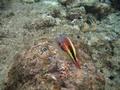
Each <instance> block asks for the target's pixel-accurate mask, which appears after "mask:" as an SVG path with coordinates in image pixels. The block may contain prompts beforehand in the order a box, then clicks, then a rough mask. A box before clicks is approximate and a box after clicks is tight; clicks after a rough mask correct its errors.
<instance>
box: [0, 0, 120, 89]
mask: <svg viewBox="0 0 120 90" xmlns="http://www.w3.org/2000/svg"><path fill="white" fill-rule="evenodd" d="M34 1H35V0H30V1H29V0H23V1H22V0H21V1H19V0H13V1H9V2H7V3H6V2H5V1H4V4H5V5H4V7H2V8H1V10H0V90H2V89H3V90H4V82H5V80H6V78H7V75H8V72H9V70H10V68H11V66H12V64H13V63H14V57H15V55H16V54H17V53H21V51H24V49H26V48H28V47H29V46H31V45H33V43H34V41H35V40H37V39H40V38H42V37H45V38H47V39H52V41H54V42H56V40H55V38H56V37H57V36H58V35H60V34H63V33H64V34H66V35H67V36H68V37H69V36H70V37H71V38H73V40H74V39H75V40H78V41H81V42H82V43H84V44H85V45H86V46H87V47H88V49H89V50H90V53H91V57H92V58H93V63H94V64H95V67H96V68H97V71H100V72H102V74H103V76H104V78H105V87H104V89H103V90H120V11H114V12H110V13H109V14H108V15H107V16H105V17H104V18H102V19H101V20H100V21H99V20H97V21H96V30H94V31H92V30H88V29H89V28H91V27H89V28H88V27H87V28H86V27H85V28H83V30H82V29H81V28H79V23H77V22H74V21H72V20H66V18H65V17H66V14H67V13H66V12H67V11H66V10H65V7H64V6H62V5H60V3H59V2H57V1H56V0H53V1H52V0H41V1H38V2H34ZM55 9H56V10H58V13H57V11H56V13H57V14H54V13H53V11H54V10H55ZM105 13H106V12H105ZM55 15H56V16H55ZM84 29H85V31H84ZM17 90H21V89H17ZM26 90H28V89H26ZM31 90H34V89H31ZM35 90H38V89H35ZM45 90H46V89H45ZM65 90H68V89H65ZM87 90H88V89H87ZM93 90H94V89H93Z"/></svg>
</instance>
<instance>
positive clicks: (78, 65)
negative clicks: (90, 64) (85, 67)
mask: <svg viewBox="0 0 120 90" xmlns="http://www.w3.org/2000/svg"><path fill="white" fill-rule="evenodd" d="M74 64H75V66H76V67H77V68H79V69H80V68H81V65H80V61H79V59H78V58H76V59H75V61H74Z"/></svg>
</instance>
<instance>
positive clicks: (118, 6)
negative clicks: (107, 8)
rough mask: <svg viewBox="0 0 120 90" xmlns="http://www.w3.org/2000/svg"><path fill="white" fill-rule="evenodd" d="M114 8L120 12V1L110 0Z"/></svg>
mask: <svg viewBox="0 0 120 90" xmlns="http://www.w3.org/2000/svg"><path fill="white" fill-rule="evenodd" d="M110 1H111V4H112V6H113V7H114V8H116V9H118V10H120V0H110Z"/></svg>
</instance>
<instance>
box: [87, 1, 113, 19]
mask: <svg viewBox="0 0 120 90" xmlns="http://www.w3.org/2000/svg"><path fill="white" fill-rule="evenodd" d="M85 9H86V12H87V13H91V14H93V15H94V16H95V17H96V18H97V19H98V20H101V19H102V18H104V17H105V16H107V15H108V14H109V13H110V12H112V8H111V6H110V5H109V4H106V3H97V4H94V5H93V6H88V5H85Z"/></svg>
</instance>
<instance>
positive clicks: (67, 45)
mask: <svg viewBox="0 0 120 90" xmlns="http://www.w3.org/2000/svg"><path fill="white" fill-rule="evenodd" d="M57 41H58V44H59V46H60V47H61V49H62V50H64V51H65V52H66V53H67V54H68V55H69V56H70V57H71V59H72V61H73V63H74V64H75V66H76V67H77V68H79V69H80V60H79V59H78V58H77V54H76V50H75V47H74V45H73V43H72V41H71V40H70V38H69V37H67V36H60V37H59V38H58V40H57Z"/></svg>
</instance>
